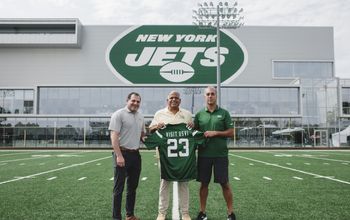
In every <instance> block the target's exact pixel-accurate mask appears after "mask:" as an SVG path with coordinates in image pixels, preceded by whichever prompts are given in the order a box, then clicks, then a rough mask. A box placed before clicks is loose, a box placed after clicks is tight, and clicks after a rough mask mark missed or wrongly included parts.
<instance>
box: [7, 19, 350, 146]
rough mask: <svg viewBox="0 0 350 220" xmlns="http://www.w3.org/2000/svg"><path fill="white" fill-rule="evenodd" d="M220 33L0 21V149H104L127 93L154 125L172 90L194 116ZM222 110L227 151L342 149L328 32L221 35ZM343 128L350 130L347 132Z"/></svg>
mask: <svg viewBox="0 0 350 220" xmlns="http://www.w3.org/2000/svg"><path fill="white" fill-rule="evenodd" d="M213 33H215V30H211V29H205V30H203V29H200V28H199V27H195V26H113V25H111V26H104V25H82V24H81V23H80V22H79V20H78V19H1V20H0V66H1V69H0V147H3V148H4V147H11V148H12V147H13V148H27V147H43V148H58V147H63V148H77V147H79V148H91V147H93V148H96V147H97V148H99V147H101V148H104V147H107V148H109V147H110V141H109V132H108V123H109V118H110V115H111V114H112V113H113V112H114V111H115V110H116V109H119V108H122V107H123V106H125V104H126V96H127V94H128V93H130V92H131V91H136V92H139V93H140V94H141V96H142V104H141V109H140V110H141V111H142V113H143V114H144V115H145V117H146V121H147V123H149V122H150V120H151V119H152V117H153V115H154V113H155V112H156V111H157V110H159V109H160V108H163V107H164V106H165V105H166V96H167V94H168V93H169V92H170V91H171V90H178V91H179V92H180V93H181V98H182V103H181V105H182V107H183V108H186V109H188V110H190V111H191V112H192V113H193V114H195V113H196V112H197V111H198V110H199V109H201V108H202V107H203V106H204V104H205V103H204V96H203V90H204V88H205V87H206V86H208V85H214V86H215V85H216V81H215V80H216V68H217V58H216V57H217V47H216V40H217V39H216V35H215V34H213ZM221 35H222V38H221V39H220V40H221V41H222V43H221V44H220V57H221V59H220V66H221V74H222V75H221V76H222V86H221V92H220V94H221V106H222V107H224V108H226V109H227V110H229V112H230V113H231V116H232V118H233V120H234V124H235V136H234V137H233V138H232V140H230V146H231V147H233V148H241V147H258V148H260V147H261V148H264V147H349V146H350V140H349V138H348V135H350V132H349V134H348V133H347V128H348V126H349V125H350V121H349V120H348V118H349V116H350V80H346V79H338V78H336V77H335V73H334V71H335V60H334V41H333V28H332V27H261V26H244V27H242V28H239V29H237V30H222V34H221ZM348 130H350V129H348Z"/></svg>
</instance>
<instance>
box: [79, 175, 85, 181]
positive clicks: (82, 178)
mask: <svg viewBox="0 0 350 220" xmlns="http://www.w3.org/2000/svg"><path fill="white" fill-rule="evenodd" d="M84 179H86V176H83V177H81V178H79V179H78V180H79V181H80V180H84Z"/></svg>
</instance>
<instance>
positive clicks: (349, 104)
mask: <svg viewBox="0 0 350 220" xmlns="http://www.w3.org/2000/svg"><path fill="white" fill-rule="evenodd" d="M342 109H343V114H344V115H350V88H345V87H343V88H342Z"/></svg>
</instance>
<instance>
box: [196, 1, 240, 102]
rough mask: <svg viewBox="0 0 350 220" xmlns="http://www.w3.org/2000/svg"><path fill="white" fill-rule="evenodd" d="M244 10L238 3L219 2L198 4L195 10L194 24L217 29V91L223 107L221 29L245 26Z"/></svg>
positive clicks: (218, 99)
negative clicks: (242, 14) (215, 3)
mask: <svg viewBox="0 0 350 220" xmlns="http://www.w3.org/2000/svg"><path fill="white" fill-rule="evenodd" d="M242 12H243V8H239V7H238V3H237V1H234V3H233V4H230V3H229V2H224V3H223V2H218V3H217V5H216V6H214V4H213V2H209V3H207V2H203V4H201V3H198V9H197V10H193V14H194V15H193V16H192V17H193V19H194V20H193V24H194V25H197V26H200V27H215V28H216V47H217V65H216V84H217V85H216V91H217V102H218V103H217V104H218V105H219V106H221V68H220V67H221V63H220V28H233V29H236V28H239V27H241V26H242V25H243V20H244V17H243V16H241V13H242Z"/></svg>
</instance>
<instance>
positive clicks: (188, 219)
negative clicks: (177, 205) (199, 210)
mask: <svg viewBox="0 0 350 220" xmlns="http://www.w3.org/2000/svg"><path fill="white" fill-rule="evenodd" d="M182 220H191V217H190V215H189V214H183V215H182Z"/></svg>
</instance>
